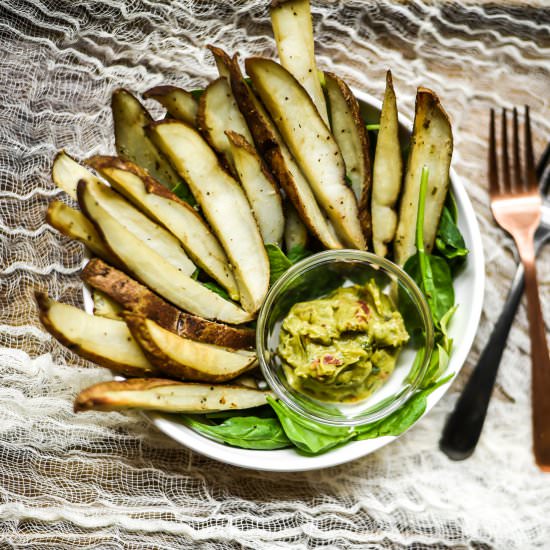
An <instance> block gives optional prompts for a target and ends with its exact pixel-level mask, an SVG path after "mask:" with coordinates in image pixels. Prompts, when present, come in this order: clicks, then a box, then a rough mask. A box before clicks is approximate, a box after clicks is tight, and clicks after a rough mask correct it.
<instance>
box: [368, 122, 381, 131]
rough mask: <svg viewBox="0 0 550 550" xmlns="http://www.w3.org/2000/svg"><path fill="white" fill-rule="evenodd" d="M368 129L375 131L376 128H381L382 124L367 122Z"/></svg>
mask: <svg viewBox="0 0 550 550" xmlns="http://www.w3.org/2000/svg"><path fill="white" fill-rule="evenodd" d="M365 126H366V128H367V130H369V131H370V132H373V131H375V130H380V124H365Z"/></svg>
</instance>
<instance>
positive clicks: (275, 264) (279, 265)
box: [265, 244, 292, 286]
mask: <svg viewBox="0 0 550 550" xmlns="http://www.w3.org/2000/svg"><path fill="white" fill-rule="evenodd" d="M265 250H266V252H267V258H268V260H269V286H271V285H273V284H274V283H275V281H277V279H278V278H279V277H280V276H281V275H282V274H283V273H284V272H285V271H286V270H287V269H288V268H289V267H290V266H291V265H292V262H291V261H290V260H289V259H288V258H287V257H286V256H285V254H284V252H283V251H282V250H281V249H280V248H279V247H278V246H277V245H276V244H266V245H265Z"/></svg>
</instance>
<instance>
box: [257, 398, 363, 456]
mask: <svg viewBox="0 0 550 550" xmlns="http://www.w3.org/2000/svg"><path fill="white" fill-rule="evenodd" d="M267 401H268V403H269V404H270V405H271V406H272V407H273V410H274V411H275V413H276V414H277V417H278V418H279V421H280V422H281V425H282V426H283V430H284V431H285V433H286V435H287V437H288V438H289V439H290V441H292V443H293V444H294V445H295V446H296V447H297V448H298V449H299V450H300V451H302V452H304V453H306V454H310V455H317V454H321V453H324V452H326V451H328V450H330V449H333V448H334V447H337V446H338V445H341V444H343V443H346V442H347V441H349V440H350V439H353V437H354V436H355V430H354V429H353V428H348V427H336V426H325V425H322V424H318V423H317V422H313V421H311V420H309V419H307V418H304V417H303V416H300V415H299V414H296V413H295V412H294V411H293V410H291V409H289V408H288V407H287V406H286V405H285V404H284V403H282V402H281V401H278V400H277V399H274V398H273V397H269V396H268V398H267Z"/></svg>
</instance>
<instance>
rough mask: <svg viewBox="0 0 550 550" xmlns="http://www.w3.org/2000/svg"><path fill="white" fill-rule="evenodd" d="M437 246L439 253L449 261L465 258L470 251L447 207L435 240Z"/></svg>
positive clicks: (442, 214) (444, 209) (442, 215)
mask: <svg viewBox="0 0 550 550" xmlns="http://www.w3.org/2000/svg"><path fill="white" fill-rule="evenodd" d="M435 246H436V248H437V250H438V251H439V253H440V254H441V255H442V256H443V257H444V258H447V259H448V260H454V259H456V258H463V257H464V256H466V255H467V254H468V249H467V248H466V244H465V242H464V237H463V236H462V233H460V230H459V229H458V226H457V225H456V223H455V221H454V220H453V216H452V214H451V212H450V210H449V209H448V208H447V207H446V206H445V207H444V208H443V212H442V213H441V220H440V221H439V228H438V230H437V235H436V238H435Z"/></svg>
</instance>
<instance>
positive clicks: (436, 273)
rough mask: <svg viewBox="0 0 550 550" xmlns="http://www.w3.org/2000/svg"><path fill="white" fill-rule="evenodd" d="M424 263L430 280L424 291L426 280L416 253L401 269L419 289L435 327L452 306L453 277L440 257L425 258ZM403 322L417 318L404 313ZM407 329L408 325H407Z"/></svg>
mask: <svg viewBox="0 0 550 550" xmlns="http://www.w3.org/2000/svg"><path fill="white" fill-rule="evenodd" d="M426 263H427V264H428V266H429V269H430V278H429V282H428V285H427V286H428V289H429V290H427V289H426V286H425V285H426V280H425V279H424V277H423V274H422V269H421V265H420V258H419V255H418V253H417V254H415V255H414V256H411V257H410V258H409V259H408V260H407V261H406V262H405V265H404V266H403V269H404V270H405V271H406V272H407V273H408V274H409V275H410V276H411V277H412V278H413V279H414V282H415V283H416V284H417V285H418V286H419V287H420V289H421V290H422V292H423V293H424V295H425V296H426V299H427V300H428V304H429V306H430V311H431V312H432V318H433V321H434V324H435V325H436V327H437V326H438V324H439V322H440V321H441V318H442V317H443V316H444V315H445V314H446V313H447V312H448V311H449V309H451V308H452V307H453V306H454V303H455V292H454V287H453V277H452V274H451V268H450V267H449V264H448V263H447V262H446V261H445V259H444V258H441V257H440V256H430V255H428V256H427V257H426ZM404 317H405V321H407V318H409V319H417V318H418V316H417V315H416V314H414V312H412V311H411V312H410V314H409V315H408V316H407V314H406V311H405V312H404ZM407 328H408V325H407Z"/></svg>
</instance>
